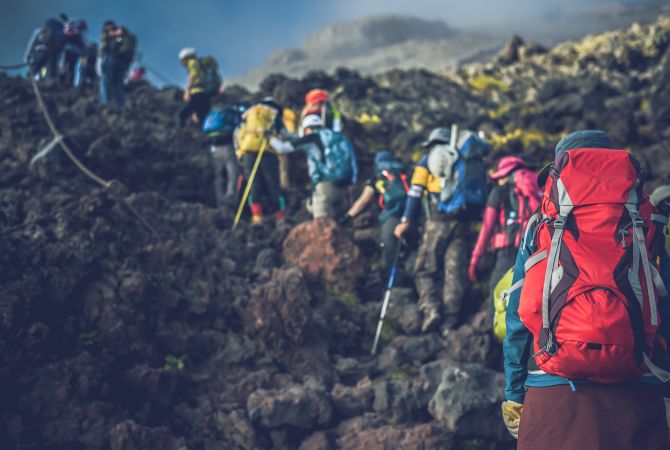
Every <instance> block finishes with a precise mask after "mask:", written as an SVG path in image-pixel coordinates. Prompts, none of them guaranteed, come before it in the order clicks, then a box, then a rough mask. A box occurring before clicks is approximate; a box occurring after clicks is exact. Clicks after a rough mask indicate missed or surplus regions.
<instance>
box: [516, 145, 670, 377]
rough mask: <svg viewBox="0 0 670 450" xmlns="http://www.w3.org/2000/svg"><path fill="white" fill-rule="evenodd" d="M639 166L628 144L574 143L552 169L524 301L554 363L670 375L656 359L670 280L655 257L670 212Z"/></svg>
mask: <svg viewBox="0 0 670 450" xmlns="http://www.w3.org/2000/svg"><path fill="white" fill-rule="evenodd" d="M638 172H639V170H638V167H637V165H636V164H635V163H634V161H633V160H632V159H631V157H630V155H629V154H628V152H626V151H624V150H608V149H575V150H568V151H567V152H565V153H564V154H562V155H560V156H559V158H557V160H556V162H555V163H554V165H553V166H552V168H551V170H550V174H549V177H548V179H547V183H546V185H545V189H544V196H543V199H542V208H541V213H542V218H541V220H539V218H538V220H539V225H538V226H537V227H536V228H535V229H534V233H527V236H528V237H527V239H529V238H532V239H533V240H534V242H537V251H536V252H535V253H534V254H533V255H531V256H530V257H529V258H528V260H527V262H526V265H525V270H526V277H525V281H524V285H523V289H522V291H521V299H520V303H519V316H520V318H521V321H522V322H523V323H524V325H525V326H526V328H528V329H529V330H530V332H531V333H532V334H533V352H534V354H533V355H532V356H533V357H534V358H535V362H536V363H537V365H538V367H539V368H540V369H541V370H543V371H544V372H546V373H550V374H554V375H558V376H561V377H564V378H567V379H584V380H591V381H595V382H601V383H616V382H620V381H625V380H629V379H632V378H635V377H637V376H639V375H641V374H643V373H645V372H649V371H651V372H653V373H654V375H656V376H658V377H659V378H661V379H664V380H667V379H670V373H668V372H666V371H664V370H663V369H660V368H659V367H658V366H656V365H655V364H654V363H652V358H653V357H654V355H655V352H654V349H658V347H657V346H661V347H665V345H666V344H665V342H664V341H662V339H661V338H660V336H657V334H656V332H657V330H658V325H659V314H658V302H659V293H660V294H661V295H665V287H664V286H663V282H662V281H661V277H660V275H659V272H658V268H657V266H656V264H655V261H656V257H657V256H658V253H659V251H660V248H661V245H662V244H661V242H662V241H661V236H662V232H663V226H662V225H660V224H666V223H667V218H666V217H663V216H660V215H658V214H656V211H655V209H654V207H653V206H652V205H651V203H650V202H649V198H648V196H647V195H646V194H645V193H644V192H643V191H642V189H641V188H640V181H639V179H638ZM532 222H533V221H531V223H532ZM664 353H665V352H664V350H663V354H664Z"/></svg>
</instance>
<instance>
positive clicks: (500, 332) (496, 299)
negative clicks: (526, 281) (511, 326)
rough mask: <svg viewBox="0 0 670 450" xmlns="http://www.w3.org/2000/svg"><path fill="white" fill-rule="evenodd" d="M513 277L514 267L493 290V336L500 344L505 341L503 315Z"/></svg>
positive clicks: (505, 310) (505, 311)
mask: <svg viewBox="0 0 670 450" xmlns="http://www.w3.org/2000/svg"><path fill="white" fill-rule="evenodd" d="M513 277H514V267H512V268H510V269H509V270H508V271H507V272H505V275H503V277H502V278H501V279H500V281H498V284H496V287H495V289H494V290H493V309H494V313H493V334H495V335H496V337H497V338H498V340H499V341H500V342H502V341H503V339H505V333H506V331H507V327H506V325H505V314H506V313H507V305H508V304H509V296H510V293H511V291H512V289H511V287H512V278H513Z"/></svg>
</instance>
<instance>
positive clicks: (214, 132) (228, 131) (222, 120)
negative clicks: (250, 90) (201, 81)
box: [202, 105, 246, 137]
mask: <svg viewBox="0 0 670 450" xmlns="http://www.w3.org/2000/svg"><path fill="white" fill-rule="evenodd" d="M245 109H246V108H245V107H244V106H242V105H235V106H228V107H225V108H212V109H211V110H210V112H209V114H207V117H205V122H204V123H203V124H202V130H203V131H204V132H205V133H207V135H208V136H210V137H216V136H228V135H230V136H232V135H233V132H234V131H235V128H237V127H238V125H240V124H241V123H242V113H243V112H244V111H245Z"/></svg>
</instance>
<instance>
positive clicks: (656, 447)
mask: <svg viewBox="0 0 670 450" xmlns="http://www.w3.org/2000/svg"><path fill="white" fill-rule="evenodd" d="M576 387H577V390H576V391H574V392H572V391H571V390H570V387H569V386H567V385H558V386H546V387H528V392H527V393H526V397H525V400H524V402H523V412H522V413H521V422H520V423H519V441H518V446H517V449H518V450H537V449H543V450H575V449H589V450H624V449H625V450H629V449H631V450H632V449H645V450H661V449H663V450H668V449H670V441H669V440H668V427H667V425H666V422H665V404H664V402H663V395H662V394H661V386H658V385H655V384H652V383H642V382H639V381H635V382H628V383H616V384H598V383H583V384H582V383H580V384H577V385H576Z"/></svg>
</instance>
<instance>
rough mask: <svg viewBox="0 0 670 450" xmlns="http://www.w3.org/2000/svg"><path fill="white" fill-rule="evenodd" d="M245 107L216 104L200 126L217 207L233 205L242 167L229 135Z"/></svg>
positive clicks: (231, 135)
mask: <svg viewBox="0 0 670 450" xmlns="http://www.w3.org/2000/svg"><path fill="white" fill-rule="evenodd" d="M245 109H246V108H245V106H244V105H233V106H228V107H222V106H216V107H214V108H212V110H211V111H210V112H209V114H208V115H207V117H206V118H205V123H204V124H203V126H202V129H203V131H204V132H205V134H206V135H207V139H208V140H209V142H210V150H211V153H212V160H213V163H214V193H215V195H216V206H217V207H219V208H221V207H224V206H229V207H235V206H236V205H237V201H238V192H239V184H241V177H242V170H241V169H240V166H239V163H238V161H237V158H236V156H235V146H234V143H233V135H234V133H235V129H236V128H237V127H238V126H239V125H240V124H241V123H242V113H243V112H244V110H245ZM224 173H225V177H224ZM224 185H225V188H224Z"/></svg>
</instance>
